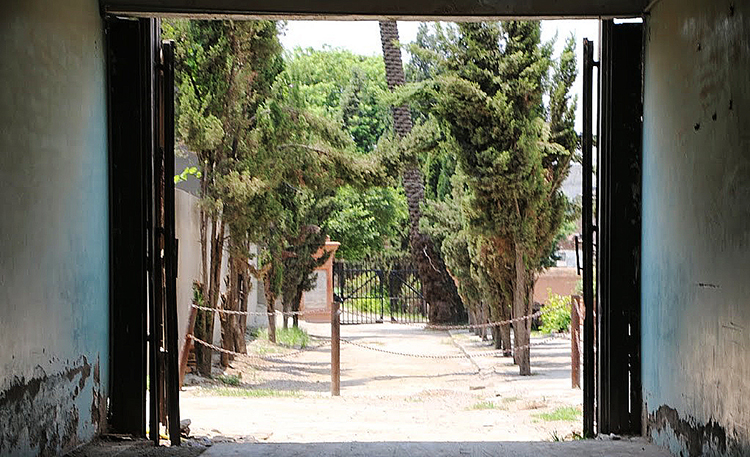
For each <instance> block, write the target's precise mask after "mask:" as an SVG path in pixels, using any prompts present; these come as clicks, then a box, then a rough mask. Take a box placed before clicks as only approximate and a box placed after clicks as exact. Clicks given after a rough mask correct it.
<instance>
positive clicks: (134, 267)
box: [102, 0, 642, 443]
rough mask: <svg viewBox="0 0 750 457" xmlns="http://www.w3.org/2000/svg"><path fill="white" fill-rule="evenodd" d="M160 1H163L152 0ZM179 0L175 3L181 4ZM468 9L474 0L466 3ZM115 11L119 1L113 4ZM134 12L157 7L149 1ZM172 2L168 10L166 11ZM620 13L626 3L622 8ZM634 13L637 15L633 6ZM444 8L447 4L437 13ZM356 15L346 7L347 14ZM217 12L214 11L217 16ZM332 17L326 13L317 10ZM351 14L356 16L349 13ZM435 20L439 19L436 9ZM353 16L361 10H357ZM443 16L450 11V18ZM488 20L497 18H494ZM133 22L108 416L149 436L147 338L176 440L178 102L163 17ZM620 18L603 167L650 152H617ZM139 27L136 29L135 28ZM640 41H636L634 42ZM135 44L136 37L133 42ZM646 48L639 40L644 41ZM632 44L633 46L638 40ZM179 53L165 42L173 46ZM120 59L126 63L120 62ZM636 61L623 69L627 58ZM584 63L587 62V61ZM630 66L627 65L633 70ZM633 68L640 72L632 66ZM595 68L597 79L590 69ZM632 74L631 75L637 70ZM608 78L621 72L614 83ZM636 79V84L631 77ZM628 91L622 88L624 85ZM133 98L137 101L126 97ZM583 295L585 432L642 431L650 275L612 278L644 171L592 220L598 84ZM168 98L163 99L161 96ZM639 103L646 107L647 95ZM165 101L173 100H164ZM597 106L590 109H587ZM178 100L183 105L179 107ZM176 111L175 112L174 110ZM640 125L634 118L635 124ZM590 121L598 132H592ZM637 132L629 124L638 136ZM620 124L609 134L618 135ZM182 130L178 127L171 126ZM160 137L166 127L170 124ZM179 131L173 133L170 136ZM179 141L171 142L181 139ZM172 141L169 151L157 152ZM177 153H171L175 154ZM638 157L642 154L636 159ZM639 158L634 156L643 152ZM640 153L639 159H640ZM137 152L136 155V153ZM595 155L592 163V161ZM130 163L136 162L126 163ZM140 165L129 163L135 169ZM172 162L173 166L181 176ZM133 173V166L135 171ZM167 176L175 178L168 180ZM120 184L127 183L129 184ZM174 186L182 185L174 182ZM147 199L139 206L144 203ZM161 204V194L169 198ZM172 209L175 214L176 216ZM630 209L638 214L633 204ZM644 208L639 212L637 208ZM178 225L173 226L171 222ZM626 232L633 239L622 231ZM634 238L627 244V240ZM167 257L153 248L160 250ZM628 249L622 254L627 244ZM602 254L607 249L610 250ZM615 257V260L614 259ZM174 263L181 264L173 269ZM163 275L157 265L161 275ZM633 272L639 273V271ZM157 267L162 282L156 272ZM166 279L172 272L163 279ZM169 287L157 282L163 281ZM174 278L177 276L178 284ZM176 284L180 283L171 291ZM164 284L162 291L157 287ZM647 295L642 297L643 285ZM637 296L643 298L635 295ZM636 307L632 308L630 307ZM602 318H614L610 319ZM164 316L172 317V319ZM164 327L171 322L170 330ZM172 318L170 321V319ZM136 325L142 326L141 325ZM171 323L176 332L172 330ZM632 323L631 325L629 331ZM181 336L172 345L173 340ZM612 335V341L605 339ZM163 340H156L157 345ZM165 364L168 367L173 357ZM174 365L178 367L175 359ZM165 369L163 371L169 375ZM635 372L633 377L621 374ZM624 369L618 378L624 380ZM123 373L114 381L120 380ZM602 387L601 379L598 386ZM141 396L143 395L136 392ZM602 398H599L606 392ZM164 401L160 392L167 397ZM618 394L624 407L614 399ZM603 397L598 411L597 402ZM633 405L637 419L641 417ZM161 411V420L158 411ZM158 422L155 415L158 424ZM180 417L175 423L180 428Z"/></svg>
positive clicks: (118, 86)
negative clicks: (622, 339) (618, 216)
mask: <svg viewBox="0 0 750 457" xmlns="http://www.w3.org/2000/svg"><path fill="white" fill-rule="evenodd" d="M152 3H153V2H152ZM126 4H128V1H127V0H123V1H117V2H114V1H103V2H102V7H103V10H104V11H107V9H108V7H111V6H113V5H117V6H119V7H123V5H126ZM175 5H176V6H175ZM465 6H466V5H465ZM111 10H112V9H111V8H110V11H111ZM133 11H149V10H148V8H145V9H140V10H139V9H138V8H137V7H136V8H135V9H134V10H133ZM159 11H166V10H159ZM170 11H171V12H175V11H180V7H179V2H177V3H175V4H173V5H172V9H171V10H170ZM183 12H184V13H185V15H187V16H190V15H191V14H196V13H195V12H192V11H188V10H183ZM462 12H465V13H466V14H469V10H465V11H458V12H454V14H452V15H451V14H447V13H445V16H452V17H454V18H458V17H460V18H464V19H465V18H466V17H469V16H465V15H462V14H461V13H462ZM232 13H236V11H228V10H227V11H226V12H225V15H227V16H228V15H230V14H232ZM497 13H498V15H500V16H502V15H508V14H510V13H511V12H509V11H498V12H497ZM255 14H256V15H261V16H262V15H273V14H272V13H255ZM305 14H310V13H309V12H302V13H299V15H301V16H304V15H305ZM614 14H616V12H615V13H614ZM626 14H628V15H630V16H632V15H633V12H629V13H626ZM329 15H332V16H336V17H337V18H340V17H339V16H340V15H337V14H334V13H329ZM437 15H438V16H440V15H442V13H440V14H437ZM344 16H346V15H344ZM364 16H368V18H369V19H377V18H379V16H378V12H377V11H373V12H368V13H366V14H364V15H362V16H361V17H360V16H357V18H359V19H362V18H363V17H364ZM215 17H217V16H214V18H215ZM324 17H325V14H323V15H322V16H320V15H319V16H316V18H318V19H322V18H324ZM347 17H348V16H347ZM436 17H437V16H436ZM350 18H353V17H350ZM443 19H445V17H444V18H443ZM487 19H490V18H487ZM118 21H126V20H125V19H119V18H108V20H107V22H108V25H107V33H108V41H107V44H108V62H109V65H108V86H109V103H110V108H109V115H110V119H109V122H110V183H111V184H110V223H111V225H110V232H111V248H110V262H111V268H110V275H111V291H110V302H111V311H112V312H111V329H112V331H111V370H110V376H111V383H110V386H111V387H112V393H111V398H110V425H111V426H112V428H113V429H114V430H115V431H121V432H125V433H132V434H134V435H136V436H142V435H144V434H145V430H144V428H143V427H144V423H145V420H144V419H145V409H144V407H143V405H144V404H145V396H146V392H145V385H144V383H143V382H144V381H143V380H144V379H145V347H146V342H147V341H148V342H149V343H151V346H150V347H151V357H150V362H151V367H150V370H149V371H150V373H151V379H150V382H151V387H150V388H151V392H152V393H155V394H156V395H155V397H156V398H158V399H161V398H162V395H163V394H162V393H164V394H166V396H167V403H168V408H167V409H169V412H168V413H166V415H168V416H171V417H175V418H176V421H172V424H171V425H172V426H170V434H172V433H173V432H174V430H175V429H176V438H175V437H174V436H173V442H177V443H178V442H179V405H178V403H177V402H178V395H179V391H178V390H177V389H176V386H177V383H176V381H175V382H174V383H173V378H175V372H176V368H174V369H173V368H158V367H159V366H161V367H166V366H169V367H171V366H172V364H173V362H174V363H176V347H175V348H174V354H170V352H172V350H173V349H172V348H173V343H174V346H176V338H174V337H175V336H176V329H175V328H174V326H173V325H172V324H171V323H170V322H168V321H172V320H174V321H175V322H174V323H175V324H176V316H174V315H173V313H172V310H171V308H172V307H173V304H174V297H173V295H174V285H173V284H172V283H171V281H172V280H173V279H174V275H176V241H175V240H174V227H173V223H174V206H173V205H174V202H173V201H172V202H171V203H170V202H169V201H167V200H165V199H164V197H165V196H166V194H167V193H170V191H169V185H167V184H164V187H163V188H161V190H162V192H163V193H161V196H159V195H154V189H156V188H158V186H159V180H158V179H157V178H158V177H157V176H155V173H156V172H157V171H158V172H159V173H161V175H160V176H162V177H167V176H169V173H170V171H169V170H167V169H165V168H164V167H165V164H167V163H171V162H172V161H171V160H170V159H169V158H168V157H166V155H168V154H169V153H170V152H169V151H168V150H167V149H166V148H164V146H165V145H166V143H164V140H166V139H167V138H166V137H165V136H162V138H161V140H162V142H161V143H160V142H159V138H157V133H156V128H157V124H158V122H157V121H156V119H157V116H162V118H163V116H165V115H166V114H167V112H169V109H170V108H168V107H167V108H166V109H164V108H162V111H160V112H157V110H156V109H155V106H157V102H159V101H160V100H157V98H155V95H154V94H155V93H158V91H156V86H155V85H156V80H157V75H156V73H157V71H160V72H162V73H161V75H162V77H163V76H164V73H165V72H169V71H171V70H169V69H168V67H169V66H168V65H166V66H162V57H163V54H162V45H161V43H160V42H159V30H158V20H157V19H150V18H148V19H140V20H138V21H130V22H137V24H139V25H138V26H135V25H133V24H129V25H125V26H123V27H122V30H121V28H120V27H119V26H114V25H113V22H118ZM612 27H613V24H612V23H611V21H606V22H604V27H603V30H604V33H603V39H604V46H603V55H602V59H603V61H604V62H605V65H604V68H602V70H601V72H600V73H601V74H602V75H603V77H602V78H600V80H599V85H600V87H601V89H602V94H603V96H602V98H601V100H602V103H601V104H600V108H599V112H600V114H601V115H602V119H603V120H604V121H603V123H601V124H600V126H599V128H600V135H601V138H602V139H607V141H608V142H607V143H606V145H605V144H604V143H603V144H602V147H600V148H599V167H600V169H602V170H610V171H611V165H612V164H613V163H615V162H614V161H615V160H619V159H620V158H622V157H621V155H622V154H628V153H632V154H640V149H639V148H640V144H641V138H640V137H638V141H636V142H634V143H633V144H632V145H629V146H628V147H627V148H623V149H619V148H620V143H619V140H618V139H617V138H618V137H616V135H625V134H627V131H626V130H621V131H620V130H615V127H617V126H618V124H616V121H615V120H613V116H614V115H616V114H617V113H620V110H622V113H625V114H626V118H625V119H623V121H624V122H631V123H632V122H634V121H635V120H636V117H637V119H638V120H640V114H638V113H639V112H638V109H642V101H641V94H640V93H638V97H637V100H636V99H631V98H628V97H624V96H623V97H619V96H615V97H612V96H613V94H614V95H617V94H619V91H621V90H628V89H627V88H628V87H629V86H628V85H627V81H626V80H625V79H618V78H612V75H614V74H615V70H614V69H615V68H617V69H618V70H617V71H620V69H621V68H624V69H627V68H628V67H627V63H628V62H630V64H631V70H632V65H633V60H632V59H633V54H632V53H631V52H628V47H627V46H625V45H624V44H623V46H624V47H623V48H622V49H620V48H619V47H618V46H615V47H613V45H612V43H620V42H619V41H616V40H617V39H616V38H614V39H613V37H616V36H617V33H614V34H612V33H610V32H611V31H612V30H613V29H612ZM135 29H137V30H135ZM119 33H125V34H127V37H119V36H116V35H117V34H119ZM120 38H123V39H126V40H130V41H129V43H130V45H131V46H133V45H134V44H135V43H136V42H137V43H138V48H139V49H137V50H130V52H128V51H127V50H125V49H119V50H118V49H113V47H114V46H115V45H117V44H118V43H119V46H122V43H121V42H120V41H119V39H120ZM587 46H590V48H589V47H585V51H584V52H585V53H587V58H586V59H584V61H585V65H584V81H586V80H588V83H589V86H588V87H589V88H591V87H593V85H592V84H593V83H592V79H591V78H592V72H593V66H594V64H595V63H594V61H593V44H592V43H591V42H589V45H587ZM633 46H635V45H632V44H631V48H632V47H633ZM126 47H127V46H126ZM638 47H639V49H640V42H639V44H638ZM630 50H631V51H632V49H630ZM169 52H170V51H167V53H169ZM118 59H125V60H128V59H130V62H131V63H132V64H134V65H135V67H137V68H138V71H134V70H132V69H131V71H130V72H129V73H128V74H122V73H119V71H120V70H121V69H122V68H124V66H123V65H121V64H122V61H121V60H118ZM637 59H638V60H637V64H635V67H636V68H637V69H638V70H637V74H636V76H637V78H636V79H637V80H638V82H639V83H640V65H641V62H642V54H638V57H637ZM118 62H119V64H120V66H119V67H118ZM621 63H623V64H626V65H625V66H624V67H621V66H620V64H621ZM586 65H588V66H589V67H588V68H587V67H586ZM626 73H627V72H626ZM628 74H630V73H628ZM587 75H588V76H587ZM631 76H632V75H631ZM608 78H612V79H611V80H610V79H608ZM631 82H632V81H631ZM161 93H162V94H163V95H164V96H165V97H170V96H173V92H170V91H162V92H161ZM620 95H622V94H620ZM128 96H130V97H131V98H130V99H128ZM583 97H584V139H583V154H584V177H583V181H584V189H588V192H584V202H583V203H584V205H583V206H584V208H583V217H584V234H583V235H584V283H585V284H587V286H585V287H584V302H585V304H586V320H587V321H588V324H587V325H586V326H585V328H584V365H585V366H586V371H585V380H584V432H585V433H588V434H593V433H594V431H595V428H594V419H595V416H596V419H597V422H598V427H597V428H598V429H599V430H598V431H605V430H618V431H620V432H621V433H639V432H640V426H638V428H637V429H636V428H635V425H636V424H639V423H640V422H638V421H639V420H640V402H641V399H640V395H641V385H640V330H639V329H640V327H639V320H640V301H639V297H640V288H639V287H640V283H639V282H638V283H635V282H632V281H630V282H628V281H625V282H623V283H618V284H613V283H612V282H611V279H612V268H613V266H612V265H613V263H612V262H610V261H609V259H611V258H612V257H611V253H610V251H606V250H607V249H611V247H615V248H618V249H619V248H621V247H623V246H626V247H627V246H629V247H631V248H632V249H636V248H637V250H638V251H639V250H640V194H639V193H637V195H636V194H634V193H631V194H629V195H628V194H627V193H626V192H625V193H623V192H621V191H622V189H620V188H618V187H617V186H618V185H619V184H620V183H621V182H622V181H621V180H622V179H626V180H627V179H630V180H631V181H630V182H629V184H630V185H631V186H636V187H637V188H638V189H639V187H638V186H639V185H640V168H638V173H636V174H632V175H630V174H627V173H623V174H622V175H617V176H614V177H613V176H610V175H601V177H600V180H599V186H600V187H599V192H602V194H603V195H605V197H603V198H602V199H601V204H600V206H599V210H598V212H599V217H600V219H601V222H602V225H601V226H600V227H597V226H596V225H595V221H594V219H593V201H592V194H591V192H590V191H591V190H593V183H592V176H591V173H587V172H586V170H588V171H591V170H592V168H591V167H592V162H591V159H592V146H593V131H592V126H593V119H592V114H591V110H590V107H591V104H592V103H593V100H592V93H591V92H588V93H587V92H586V91H584V94H583ZM163 101H164V100H161V102H162V103H163ZM638 103H640V105H639V104H638ZM161 106H162V107H163V106H164V105H161ZM587 106H588V109H587ZM171 109H173V108H171ZM170 115H171V114H170ZM628 125H630V124H628ZM587 130H588V132H587ZM633 132H634V131H630V134H635V133H633ZM610 133H611V134H610ZM170 134H173V131H171V132H170V133H169V134H167V136H168V135H170ZM162 135H164V133H163V132H162ZM171 138H172V140H173V137H171ZM172 140H170V142H172ZM160 147H162V148H163V149H159V148H160ZM172 153H173V151H172ZM155 156H158V157H160V160H162V162H161V167H162V168H160V169H158V170H157V169H156V168H155V161H154V157H155ZM631 159H633V158H632V157H631ZM633 160H635V159H633ZM637 160H638V161H640V156H638V159H637ZM128 161H132V162H128ZM587 164H588V165H587ZM127 167H130V168H127ZM128 170H130V171H128ZM173 172H174V170H173V169H172V171H171V173H173ZM128 173H133V175H130V176H128ZM164 181H171V179H166V180H164ZM121 186H122V187H121ZM172 192H173V189H172ZM155 198H156V200H159V201H160V202H162V203H163V204H164V205H165V206H164V211H166V212H165V213H163V214H164V216H165V217H164V218H162V219H158V220H157V210H156V209H155V207H154V201H155ZM139 202H140V204H139ZM160 204H161V203H160ZM621 204H625V205H629V208H630V209H632V210H633V211H635V212H637V217H638V224H637V227H636V226H635V225H633V226H630V227H629V228H628V230H626V231H625V232H624V233H621V232H617V231H614V230H613V229H614V228H615V227H616V225H615V224H616V222H615V221H613V220H612V219H611V216H612V214H613V213H612V212H611V211H609V210H606V211H604V212H602V207H604V208H612V207H619V205H621ZM170 213H171V214H170ZM628 214H629V215H631V212H628ZM632 214H635V213H632ZM134 220H135V221H144V224H143V225H142V226H141V225H138V224H133V221H134ZM170 223H171V224H172V228H171V231H170V229H169V227H167V226H168V225H169V224H170ZM594 233H596V239H597V244H598V246H599V249H600V250H601V249H604V250H605V251H601V252H606V253H605V254H597V258H598V259H599V262H601V264H600V265H599V268H598V272H597V278H599V280H600V281H604V282H606V285H605V286H604V288H602V284H599V285H598V286H597V289H598V290H597V296H598V298H599V303H598V305H597V306H598V307H599V316H600V317H599V319H600V323H599V326H598V331H597V334H598V343H594V330H593V322H594V319H593V312H594V306H588V305H589V304H591V303H594V300H593V293H594V291H593V288H592V287H589V285H590V286H593V265H594V262H593V260H594V246H593V240H594ZM621 237H624V238H622V239H621ZM621 243H624V244H621ZM133 246H138V247H140V248H141V249H140V251H139V252H140V254H138V253H136V254H134V253H133ZM161 249H164V250H165V251H164V261H161V260H160V259H159V258H160V257H161ZM155 252H158V253H159V255H157V256H154V255H153V253H155ZM623 252H624V251H623ZM602 255H603V257H602ZM608 256H609V257H608ZM631 260H633V261H636V262H638V261H639V255H638V256H635V257H632V258H631ZM170 264H171V266H170ZM633 266H634V267H635V276H634V277H633V278H635V279H637V275H638V272H639V271H640V268H639V267H640V265H639V264H638V263H634V264H633ZM157 270H158V274H156V273H155V272H157ZM630 273H633V272H630ZM155 275H156V277H157V278H158V280H155V279H154V278H155ZM162 279H163V281H162ZM157 284H158V285H159V287H156V285H157ZM170 284H171V285H170ZM170 287H171V288H172V290H171V291H170ZM157 290H158V292H157ZM623 291H624V292H625V293H629V294H630V295H628V297H630V298H629V299H628V300H626V301H615V300H613V297H618V294H619V293H620V292H623ZM636 291H637V294H635V295H634V292H636ZM636 295H637V297H638V298H637V299H636ZM146 308H148V309H149V316H151V317H152V318H151V319H149V324H150V325H149V327H150V332H149V334H148V335H146V334H145V328H146V311H145V309H146ZM626 308H627V309H626ZM618 313H620V314H622V315H627V316H628V320H627V321H626V322H625V324H622V323H620V321H619V320H618V319H612V317H613V316H614V317H616V316H615V315H617V314H618ZM601 316H604V317H603V318H602V317H601ZM165 319H166V320H165ZM160 325H162V327H160ZM163 325H167V327H163ZM134 326H135V327H134ZM170 326H172V328H171V329H170V328H169V327H170ZM623 332H625V333H623ZM615 334H617V335H618V336H615V337H619V336H622V335H623V334H625V335H627V336H628V339H627V340H626V341H628V343H627V344H626V345H625V346H626V347H625V348H624V349H623V348H618V347H615V346H613V345H612V344H611V341H612V338H613V335H615ZM172 340H174V342H173V341H172ZM602 342H604V343H602ZM157 343H158V344H157ZM594 344H598V345H599V351H598V354H599V360H600V361H601V360H606V361H605V362H604V364H603V365H602V364H597V362H596V360H595V352H594ZM164 364H166V365H164ZM594 366H598V376H597V378H598V379H597V381H598V382H595V381H594V369H593V367H594ZM175 367H176V365H175ZM160 373H161V375H160ZM623 373H626V374H627V376H625V377H622V374H623ZM616 376H617V377H618V378H617V379H614V377H616ZM125 379H132V380H134V381H135V382H134V383H133V384H128V383H126V382H124V381H123V380H125ZM115 381H116V382H115ZM595 386H598V387H595ZM618 389H627V391H628V392H629V394H628V395H627V406H626V407H625V406H623V403H622V398H623V397H616V398H615V397H614V396H613V395H612V392H615V391H616V390H618ZM136 400H137V401H136ZM597 400H598V401H597ZM159 401H161V400H159ZM157 403H158V402H152V409H151V414H150V416H151V418H152V424H151V427H150V430H151V438H152V439H154V440H158V422H159V420H160V419H163V417H164V416H165V413H163V411H162V410H161V409H160V408H159V406H158V404H157ZM615 403H616V404H615ZM595 404H596V405H597V410H595V409H594V405H595ZM635 414H637V416H638V421H636V420H635V416H634V415H635ZM157 418H158V419H157ZM153 421H156V422H153ZM175 426H176V427H175Z"/></svg>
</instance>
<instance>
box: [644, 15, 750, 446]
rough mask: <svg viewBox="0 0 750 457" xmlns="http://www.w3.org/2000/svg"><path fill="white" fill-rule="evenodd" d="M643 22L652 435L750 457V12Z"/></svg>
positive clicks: (647, 387) (647, 386)
mask: <svg viewBox="0 0 750 457" xmlns="http://www.w3.org/2000/svg"><path fill="white" fill-rule="evenodd" d="M646 23H647V28H646V36H645V79H644V91H645V92H644V116H643V123H644V138H643V228H642V236H643V251H642V269H643V275H642V278H643V280H642V329H641V331H642V340H643V346H642V368H643V393H644V413H645V414H646V415H647V417H646V419H647V421H646V422H647V427H648V428H647V430H646V434H647V435H648V436H650V437H651V438H652V439H653V440H654V441H655V442H657V443H659V444H662V445H664V446H667V447H668V448H669V449H670V450H671V451H672V452H673V453H675V454H676V455H686V456H687V455H750V1H747V0H739V1H737V0H734V1H726V0H719V1H716V0H661V1H659V2H658V3H656V4H655V6H654V8H653V10H652V11H651V12H650V15H649V16H648V17H647V19H646Z"/></svg>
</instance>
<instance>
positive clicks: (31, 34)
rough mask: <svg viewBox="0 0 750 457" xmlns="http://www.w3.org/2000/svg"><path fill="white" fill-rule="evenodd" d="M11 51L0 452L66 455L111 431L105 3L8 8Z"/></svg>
mask: <svg viewBox="0 0 750 457" xmlns="http://www.w3.org/2000/svg"><path fill="white" fill-rule="evenodd" d="M0 43H2V45H0V81H1V82H2V83H1V84H0V106H1V107H2V109H0V195H2V198H0V215H2V217H0V347H2V350H1V351H0V455H8V454H10V455H57V454H59V453H61V452H64V451H65V450H68V449H70V448H72V447H74V446H77V445H78V444H80V443H82V442H85V441H87V440H89V439H90V438H92V437H93V436H95V434H96V433H97V432H98V431H99V430H100V429H101V427H103V426H104V425H105V422H106V421H105V418H104V407H105V401H104V400H103V399H104V398H106V392H107V373H108V371H109V369H108V353H109V341H108V338H109V303H108V284H109V278H108V275H109V267H108V263H109V262H108V249H109V248H108V243H109V241H108V239H109V238H108V225H109V224H108V209H107V208H108V189H107V166H108V165H107V118H106V75H105V54H104V34H103V27H102V20H101V17H100V14H99V5H98V2H97V1H96V0H71V1H65V2H50V1H44V0H5V1H3V2H0Z"/></svg>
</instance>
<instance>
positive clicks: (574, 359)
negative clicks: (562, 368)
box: [570, 295, 581, 389]
mask: <svg viewBox="0 0 750 457" xmlns="http://www.w3.org/2000/svg"><path fill="white" fill-rule="evenodd" d="M570 305H571V306H570V378H571V381H572V385H573V388H574V389H579V388H580V387H581V345H580V341H581V340H580V334H581V308H580V306H581V297H580V296H578V295H573V296H572V297H570Z"/></svg>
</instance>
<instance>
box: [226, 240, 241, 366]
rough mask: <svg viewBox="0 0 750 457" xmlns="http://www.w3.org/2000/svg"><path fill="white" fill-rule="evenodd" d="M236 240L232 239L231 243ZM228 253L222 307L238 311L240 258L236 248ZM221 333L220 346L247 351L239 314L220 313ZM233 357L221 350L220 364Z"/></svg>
mask: <svg viewBox="0 0 750 457" xmlns="http://www.w3.org/2000/svg"><path fill="white" fill-rule="evenodd" d="M234 242H236V241H233V243H234ZM230 252H231V253H230V255H229V262H228V263H229V284H228V289H229V290H227V294H226V300H223V305H224V306H223V308H224V309H226V310H229V311H239V310H240V301H241V296H240V295H241V292H240V284H241V278H242V265H243V262H242V259H239V258H238V257H237V256H238V250H237V249H231V250H230ZM221 333H222V341H221V343H222V347H223V348H224V349H226V350H229V351H233V352H239V353H245V352H247V346H246V342H245V333H244V332H243V331H242V325H241V320H240V316H239V315H237V314H222V315H221ZM232 359H233V357H232V356H230V354H227V353H225V352H223V353H222V354H221V365H222V366H223V367H227V366H229V361H230V360H232Z"/></svg>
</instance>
